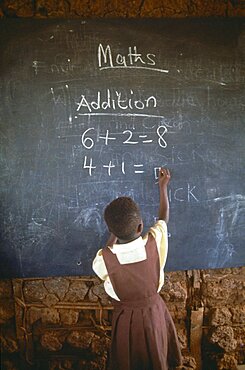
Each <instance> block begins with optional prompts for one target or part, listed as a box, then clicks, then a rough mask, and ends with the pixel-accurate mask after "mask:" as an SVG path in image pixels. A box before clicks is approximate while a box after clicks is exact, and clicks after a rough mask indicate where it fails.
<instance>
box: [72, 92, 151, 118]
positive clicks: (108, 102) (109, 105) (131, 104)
mask: <svg viewBox="0 0 245 370" xmlns="http://www.w3.org/2000/svg"><path fill="white" fill-rule="evenodd" d="M103 95H104V96H105V97H103V96H102V97H101V92H100V91H98V92H97V97H96V99H95V100H90V98H89V97H86V95H84V94H82V95H81V97H80V101H79V102H78V103H76V104H77V112H79V113H80V110H81V109H82V108H86V110H85V111H86V112H90V113H91V112H93V111H96V110H99V109H102V111H103V110H108V109H112V110H117V109H120V110H126V109H130V110H133V109H136V110H143V109H145V108H149V107H153V108H155V107H156V106H157V100H156V97H155V96H149V97H147V98H145V99H137V98H136V97H135V96H134V91H133V90H130V96H129V97H127V96H122V92H120V91H117V90H116V91H115V92H111V90H110V89H107V90H106V93H105V94H103ZM79 113H78V114H79Z"/></svg>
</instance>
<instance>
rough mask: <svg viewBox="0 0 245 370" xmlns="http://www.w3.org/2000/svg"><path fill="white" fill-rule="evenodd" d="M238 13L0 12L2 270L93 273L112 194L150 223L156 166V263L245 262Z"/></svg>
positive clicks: (243, 37) (171, 266)
mask: <svg viewBox="0 0 245 370" xmlns="http://www.w3.org/2000/svg"><path fill="white" fill-rule="evenodd" d="M243 23H244V22H243V21H242V20H239V19H233V20H214V19H211V20H203V19H198V20H191V19H187V20H163V19H162V20H159V19H158V20H153V19H151V20H119V19H117V20H116V19H114V20H109V19H106V20H89V19H84V20H81V19H79V20H30V19H28V20H23V19H21V20H16V19H15V20H2V21H1V22H0V45H1V61H0V67H1V69H0V71H1V84H0V91H1V107H0V112H1V118H0V119H1V122H0V124H1V131H0V133H1V135H0V137H1V149H0V151H1V209H0V217H1V252H0V271H1V273H0V274H1V277H36V276H55V275H56V276H62V275H90V274H92V269H91V262H92V259H93V258H94V256H95V253H96V251H97V250H98V248H100V247H102V246H103V245H104V243H105V240H106V238H107V231H106V226H105V224H104V221H103V216H102V215H103V209H104V207H105V205H106V204H107V203H108V202H110V201H111V200H112V199H114V198H115V197H117V196H121V195H127V196H131V197H132V198H134V199H135V201H136V202H137V203H138V204H139V205H140V207H141V210H142V214H143V219H144V224H145V230H147V228H148V227H149V226H151V224H152V223H154V221H155V218H156V217H157V214H158V202H159V194H158V185H157V184H156V182H157V176H156V174H157V168H158V167H159V166H165V167H168V168H170V170H171V173H172V180H171V184H170V186H169V199H170V222H169V255H168V260H167V266H166V270H168V271H171V270H186V269H206V268H223V267H236V266H241V265H244V261H245V252H244V240H245V238H244V230H245V227H244V226H245V196H244V193H243V191H244V183H245V179H244V158H245V156H244V148H245V141H244V117H245V114H244V110H245V95H244V80H245V74H244V56H245V29H244V25H243Z"/></svg>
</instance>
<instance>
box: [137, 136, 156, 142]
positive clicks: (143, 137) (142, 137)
mask: <svg viewBox="0 0 245 370" xmlns="http://www.w3.org/2000/svg"><path fill="white" fill-rule="evenodd" d="M146 137H147V135H139V138H141V139H145V138H146ZM152 141H153V140H151V139H149V140H143V141H142V143H143V144H148V143H152Z"/></svg>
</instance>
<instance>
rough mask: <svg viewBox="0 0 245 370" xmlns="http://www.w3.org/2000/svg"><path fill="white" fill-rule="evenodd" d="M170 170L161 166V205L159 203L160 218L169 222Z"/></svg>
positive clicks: (159, 181)
mask: <svg viewBox="0 0 245 370" xmlns="http://www.w3.org/2000/svg"><path fill="white" fill-rule="evenodd" d="M170 178H171V176H170V172H169V170H168V169H166V168H163V167H161V168H160V169H159V180H158V184H159V192H160V205H159V220H164V221H165V222H166V223H168V220H169V201H168V192H167V188H168V183H169V180H170Z"/></svg>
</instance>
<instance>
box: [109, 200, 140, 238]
mask: <svg viewBox="0 0 245 370" xmlns="http://www.w3.org/2000/svg"><path fill="white" fill-rule="evenodd" d="M104 218H105V222H106V223H107V226H108V229H109V231H110V232H112V233H113V234H114V235H115V236H117V237H118V238H119V239H122V240H125V241H129V240H132V239H133V238H134V237H135V236H136V234H138V233H141V231H142V219H141V215H140V210H139V207H138V206H137V204H136V203H135V202H134V201H133V199H131V198H129V197H120V198H117V199H114V200H113V201H112V202H111V203H110V204H108V206H107V207H106V209H105V212H104Z"/></svg>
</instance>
